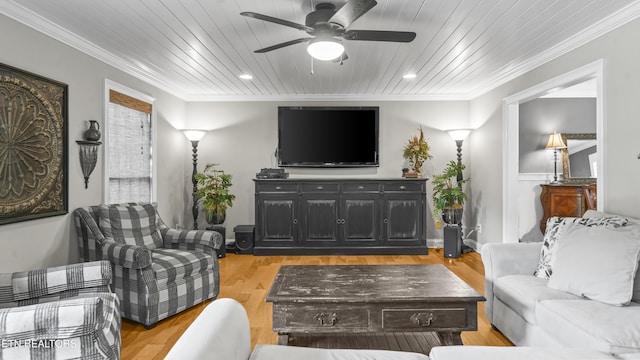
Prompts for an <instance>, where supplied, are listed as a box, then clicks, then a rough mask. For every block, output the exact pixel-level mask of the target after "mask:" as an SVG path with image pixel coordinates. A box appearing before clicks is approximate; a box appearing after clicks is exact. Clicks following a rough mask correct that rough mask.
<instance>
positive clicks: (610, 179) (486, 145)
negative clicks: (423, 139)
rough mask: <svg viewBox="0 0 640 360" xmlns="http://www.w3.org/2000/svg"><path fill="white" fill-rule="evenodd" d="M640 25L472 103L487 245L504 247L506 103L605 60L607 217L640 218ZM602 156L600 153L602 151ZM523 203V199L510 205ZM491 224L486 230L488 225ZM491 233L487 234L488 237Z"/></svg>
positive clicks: (476, 198) (478, 208)
mask: <svg viewBox="0 0 640 360" xmlns="http://www.w3.org/2000/svg"><path fill="white" fill-rule="evenodd" d="M639 33H640V20H635V21H632V22H630V23H628V24H626V25H624V26H622V27H620V28H618V29H616V30H614V31H612V32H610V33H608V34H606V35H603V36H601V37H600V38H598V39H596V40H594V41H591V42H589V43H587V44H585V45H583V46H582V47H580V48H578V49H576V50H574V51H571V52H569V53H567V54H565V55H563V56H561V57H559V58H558V59H556V60H553V61H551V62H549V63H547V64H545V65H543V66H540V67H538V68H537V69H535V70H533V71H530V72H529V73H527V74H525V75H523V76H520V77H518V78H516V79H515V80H512V81H510V82H508V83H506V84H504V85H502V86H500V87H498V88H496V89H494V90H492V91H490V92H488V93H486V94H484V95H482V96H479V97H477V98H475V99H473V100H472V101H471V104H470V118H471V123H472V126H475V127H477V128H478V129H477V130H476V131H474V132H473V133H472V135H471V136H472V142H471V159H470V164H471V176H472V178H473V179H474V181H473V182H472V183H471V185H470V186H471V187H472V191H471V192H472V194H473V201H472V204H473V206H474V213H475V214H477V216H479V217H480V218H481V222H482V224H483V226H485V227H484V228H483V233H482V234H480V236H479V239H478V240H479V241H480V242H481V243H489V242H502V241H504V239H503V238H502V215H503V214H502V200H503V195H502V185H503V179H502V176H503V169H502V164H503V144H504V139H505V133H504V131H505V129H504V128H503V126H502V100H503V99H504V98H506V97H507V96H509V95H512V94H515V93H518V92H520V91H523V90H525V89H527V88H530V87H532V86H534V85H537V84H539V83H542V82H544V81H547V80H549V79H552V78H554V77H557V76H559V75H562V74H564V73H567V72H569V71H571V70H573V69H576V68H579V67H581V66H583V65H585V64H589V63H592V62H594V61H596V60H598V59H604V67H605V69H604V133H603V134H602V135H603V139H604V149H603V153H604V156H605V158H604V164H603V166H604V179H603V183H604V187H603V188H602V189H600V188H599V189H598V192H599V193H600V191H603V192H604V204H603V205H604V207H603V209H604V210H605V211H609V212H614V213H619V214H623V215H627V216H631V217H638V216H640V208H639V207H638V206H637V205H636V204H637V203H638V202H640V193H638V192H637V191H635V188H636V183H637V180H638V179H640V160H638V159H637V156H638V154H639V153H640V143H638V141H637V137H638V134H639V133H640V121H638V114H640V101H638V99H640V67H638V66H637V64H638V63H640V48H639V47H637V46H633V44H635V43H636V42H637V34H639ZM598 150H599V151H600V149H598ZM507 200H508V201H516V202H517V201H519V200H518V199H507ZM485 224H486V225H485ZM485 229H486V231H485Z"/></svg>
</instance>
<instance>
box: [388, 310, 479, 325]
mask: <svg viewBox="0 0 640 360" xmlns="http://www.w3.org/2000/svg"><path fill="white" fill-rule="evenodd" d="M466 326H467V313H466V310H465V309H464V308H452V309H402V310H391V309H390V310H382V328H384V329H447V328H458V329H459V328H465V327H466Z"/></svg>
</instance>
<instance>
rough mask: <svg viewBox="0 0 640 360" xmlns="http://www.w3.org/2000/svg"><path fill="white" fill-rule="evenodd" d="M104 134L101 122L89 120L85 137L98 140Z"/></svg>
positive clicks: (88, 139)
mask: <svg viewBox="0 0 640 360" xmlns="http://www.w3.org/2000/svg"><path fill="white" fill-rule="evenodd" d="M101 136H102V134H101V133H100V124H98V121H96V120H89V128H88V129H87V130H86V131H85V132H84V138H85V140H87V141H98V140H100V137H101Z"/></svg>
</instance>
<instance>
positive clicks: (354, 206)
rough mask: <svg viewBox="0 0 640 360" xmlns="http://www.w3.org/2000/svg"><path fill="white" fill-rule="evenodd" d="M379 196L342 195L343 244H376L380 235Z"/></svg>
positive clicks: (341, 221)
mask: <svg viewBox="0 0 640 360" xmlns="http://www.w3.org/2000/svg"><path fill="white" fill-rule="evenodd" d="M380 208H381V206H380V196H379V195H378V194H348V195H343V198H342V201H341V206H340V210H341V213H340V220H339V222H340V225H341V227H342V231H341V233H342V237H343V239H344V243H345V245H350V246H366V245H376V244H377V243H378V239H379V235H380Z"/></svg>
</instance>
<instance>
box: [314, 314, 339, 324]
mask: <svg viewBox="0 0 640 360" xmlns="http://www.w3.org/2000/svg"><path fill="white" fill-rule="evenodd" d="M313 319H314V320H315V321H317V322H318V324H320V325H321V326H334V325H335V324H336V323H337V322H338V315H336V313H317V314H315V315H313Z"/></svg>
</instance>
